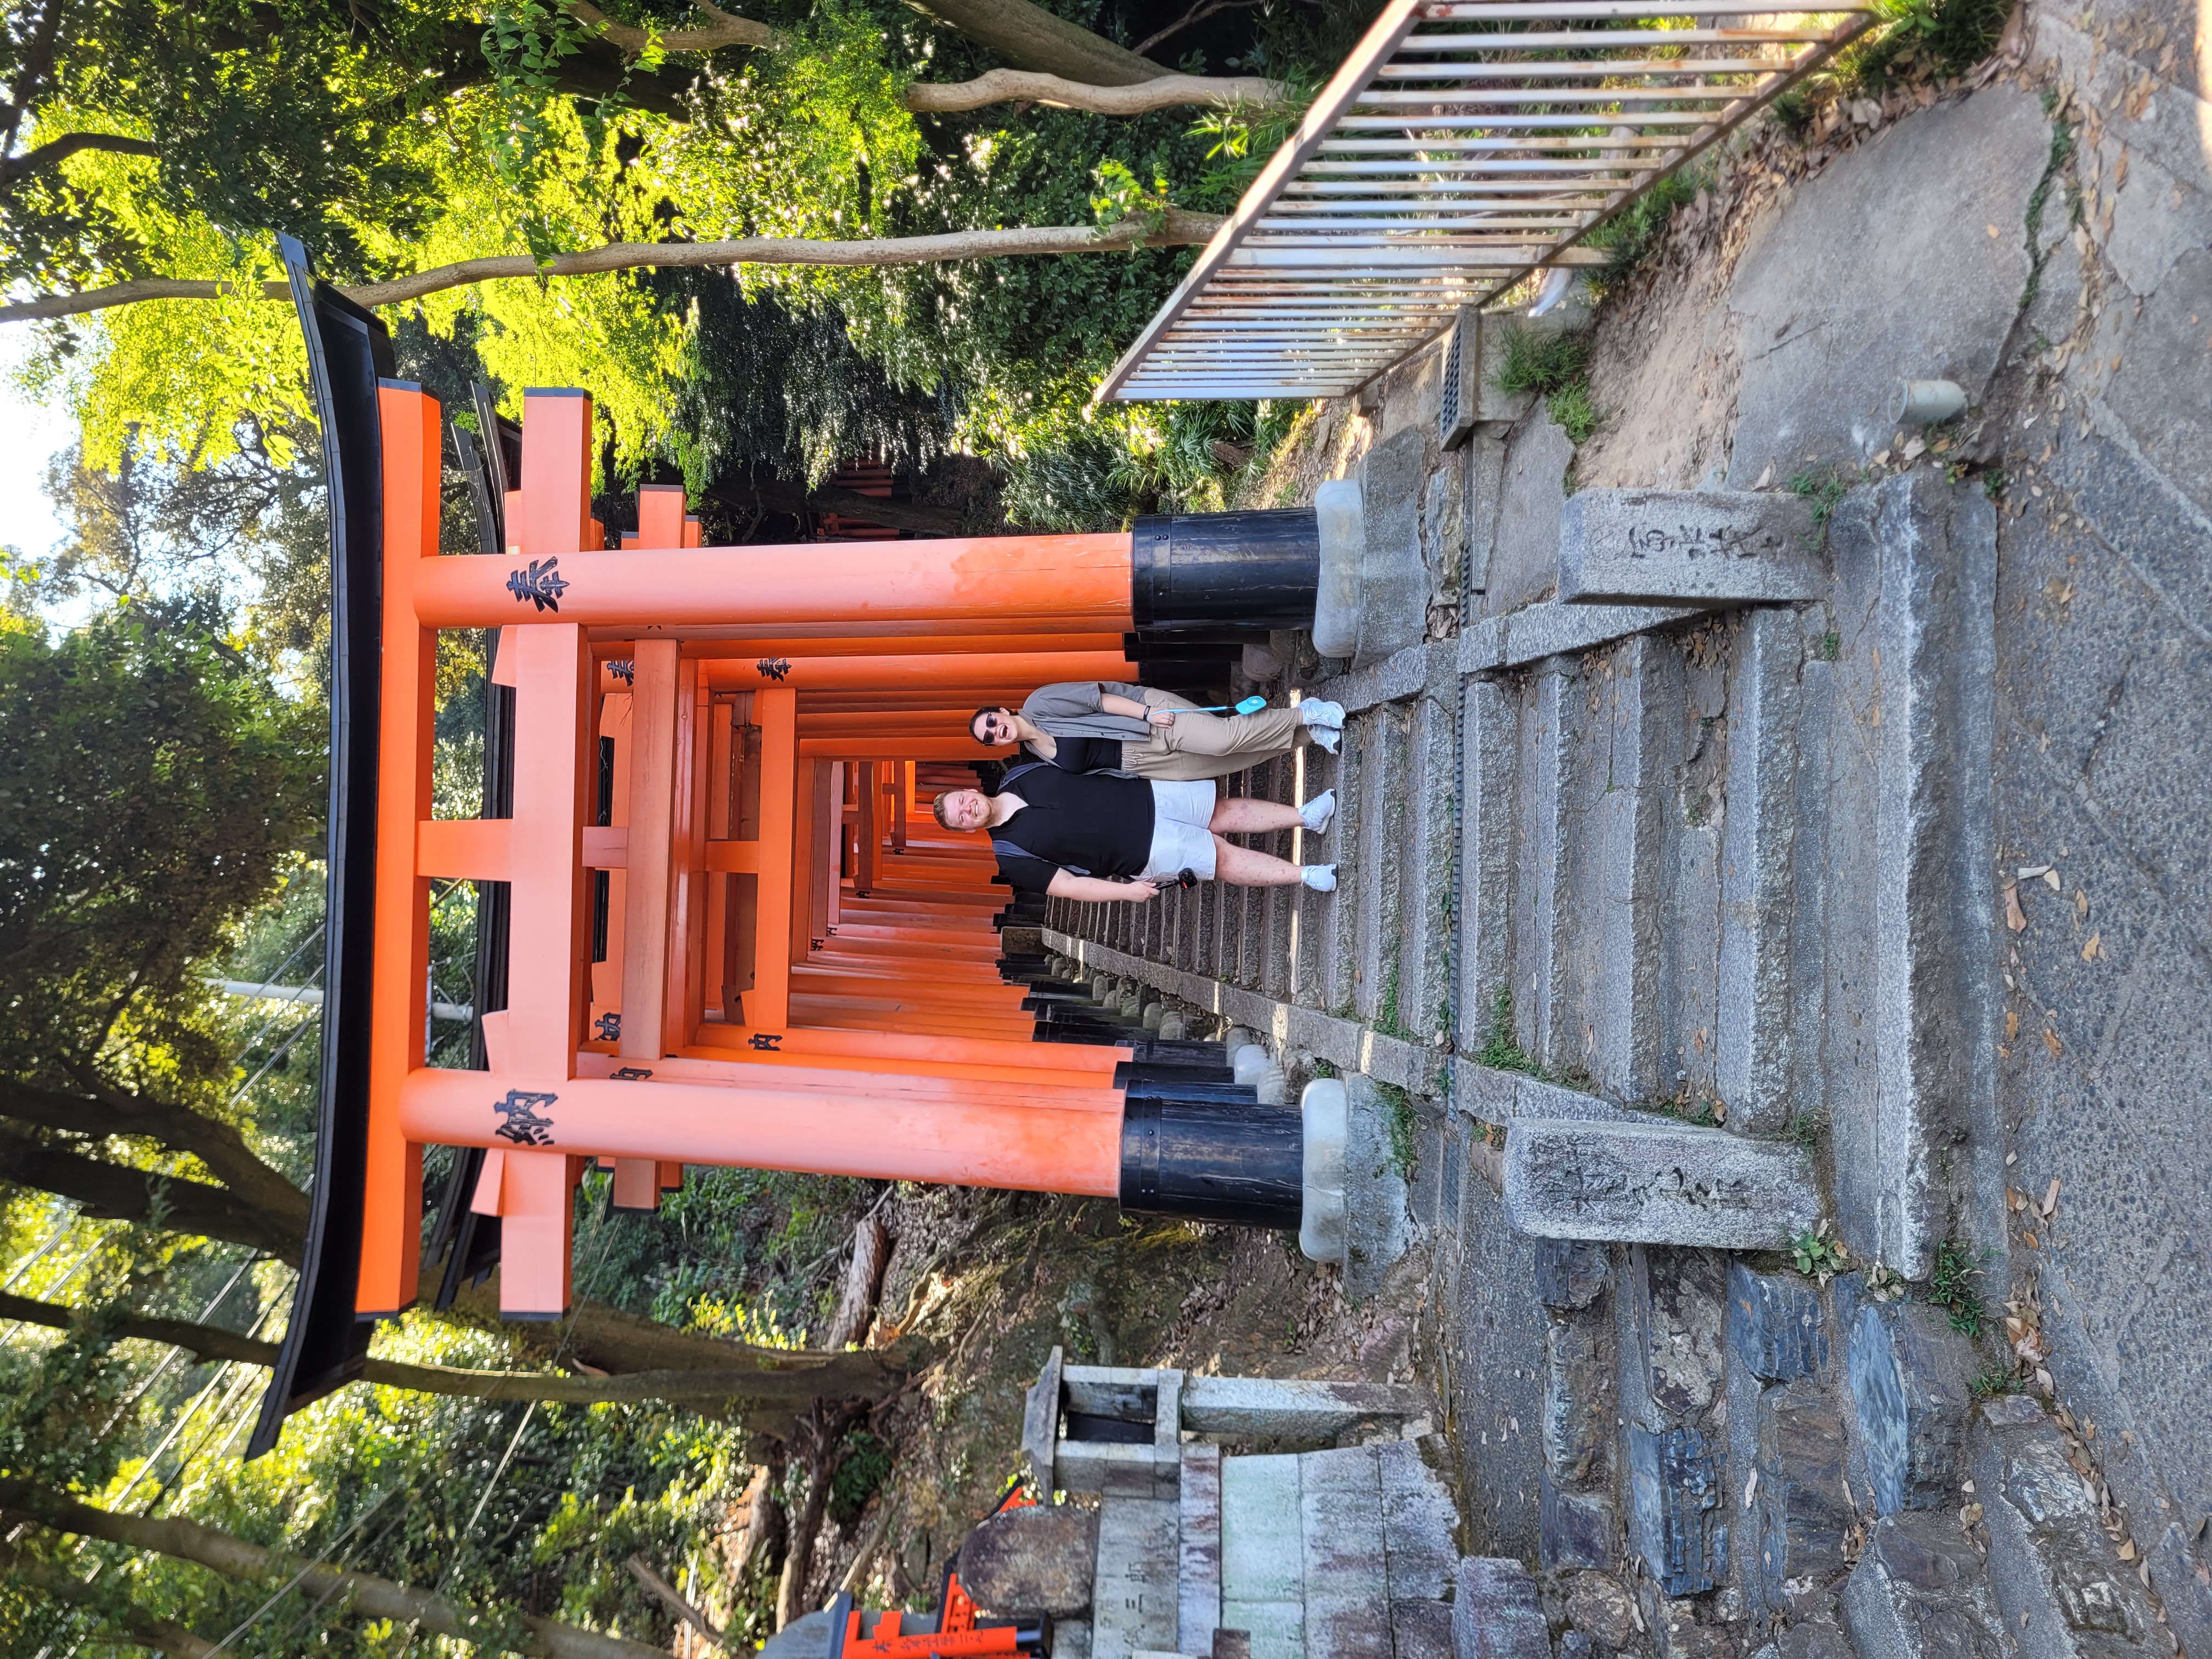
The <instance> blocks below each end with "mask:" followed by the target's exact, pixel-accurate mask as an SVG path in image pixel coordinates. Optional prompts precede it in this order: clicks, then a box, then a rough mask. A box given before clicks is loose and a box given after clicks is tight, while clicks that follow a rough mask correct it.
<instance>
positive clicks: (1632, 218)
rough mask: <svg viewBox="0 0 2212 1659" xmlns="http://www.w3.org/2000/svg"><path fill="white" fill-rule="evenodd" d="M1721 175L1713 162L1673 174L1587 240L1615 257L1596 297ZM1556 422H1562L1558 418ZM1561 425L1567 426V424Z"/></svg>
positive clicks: (1595, 285)
mask: <svg viewBox="0 0 2212 1659" xmlns="http://www.w3.org/2000/svg"><path fill="white" fill-rule="evenodd" d="M1719 175H1720V167H1719V164H1718V163H1717V162H1716V161H1711V160H1706V161H1696V162H1693V163H1692V164H1691V165H1690V166H1688V167H1684V168H1683V169H1682V170H1681V171H1680V172H1679V173H1668V175H1667V176H1666V177H1665V178H1663V179H1661V180H1660V181H1659V182H1658V183H1657V184H1656V185H1652V186H1651V188H1650V189H1649V190H1647V191H1644V194H1642V195H1641V196H1639V197H1637V198H1636V199H1635V200H1634V201H1633V202H1631V203H1630V204H1628V205H1627V206H1626V208H1624V209H1622V210H1620V212H1619V213H1617V214H1615V215H1613V217H1612V218H1610V219H1608V220H1607V221H1606V222H1605V223H1604V224H1603V225H1601V226H1600V227H1599V228H1597V229H1595V230H1594V231H1592V232H1591V233H1590V234H1589V235H1588V236H1586V237H1585V238H1583V246H1587V247H1595V248H1602V249H1604V250H1605V251H1606V252H1607V253H1610V254H1611V255H1612V256H1613V263H1612V264H1610V265H1609V266H1607V268H1606V270H1604V272H1603V273H1602V275H1601V276H1599V277H1597V278H1596V279H1595V281H1594V282H1593V283H1592V288H1593V290H1594V291H1595V297H1597V298H1600V299H1602V298H1603V297H1604V295H1603V293H1602V289H1605V288H1608V287H1610V286H1611V285H1612V284H1613V283H1616V282H1618V281H1619V280H1620V277H1621V276H1622V274H1623V273H1625V272H1626V271H1629V270H1633V269H1634V268H1635V267H1636V265H1637V264H1639V263H1640V262H1641V261H1642V260H1643V258H1644V255H1646V254H1647V253H1650V252H1651V251H1652V250H1653V249H1654V248H1656V247H1657V246H1659V241H1660V238H1661V236H1662V234H1664V233H1665V231H1666V228H1667V222H1668V220H1670V219H1672V218H1673V217H1674V210H1675V209H1677V208H1684V207H1687V206H1688V205H1689V204H1691V203H1692V202H1694V201H1695V200H1697V198H1698V192H1699V191H1701V190H1704V189H1705V188H1707V187H1708V186H1709V185H1711V184H1712V182H1713V180H1714V179H1717V177H1719ZM1552 418H1553V420H1555V421H1557V420H1559V416H1556V415H1554V416H1553V417H1552ZM1559 424H1560V425H1562V426H1565V424H1566V422H1564V421H1560V422H1559Z"/></svg>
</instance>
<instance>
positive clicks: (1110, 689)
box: [968, 680, 1344, 783]
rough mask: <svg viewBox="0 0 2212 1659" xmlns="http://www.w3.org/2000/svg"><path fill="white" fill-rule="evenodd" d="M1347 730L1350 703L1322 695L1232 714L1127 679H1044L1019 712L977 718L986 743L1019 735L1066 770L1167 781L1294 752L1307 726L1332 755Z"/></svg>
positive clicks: (972, 723)
mask: <svg viewBox="0 0 2212 1659" xmlns="http://www.w3.org/2000/svg"><path fill="white" fill-rule="evenodd" d="M1343 729H1344V708H1343V707H1342V705H1340V704H1338V703H1334V702H1322V701H1320V700H1319V699H1317V698H1312V697H1309V698H1307V699H1306V700H1305V701H1304V702H1301V703H1298V704H1297V705H1296V706H1295V707H1293V708H1263V709H1261V711H1260V712H1259V713H1258V714H1227V715H1223V714H1211V713H1207V712H1206V711H1204V710H1201V709H1200V708H1199V707H1198V705H1197V704H1195V703H1194V702H1191V701H1190V700H1189V699H1188V697H1179V696H1176V694H1175V693H1174V692H1172V691H1163V690H1160V689H1159V688H1158V687H1157V686H1149V685H1127V684H1122V683H1121V682H1120V681H1118V680H1063V681H1060V682H1059V683H1058V684H1053V685H1041V686H1039V687H1038V688H1037V689H1036V690H1034V691H1032V692H1030V695H1029V696H1028V697H1027V698H1025V699H1024V701H1023V703H1022V707H1021V711H1020V712H1019V713H1018V714H1017V713H1016V712H1015V711H1014V710H1012V709H1011V708H979V709H977V710H976V711H975V715H974V716H973V718H971V719H970V720H969V722H968V730H969V733H970V735H972V736H973V737H974V738H975V741H976V742H978V743H980V744H983V745H984V746H985V747H987V748H996V747H999V746H1000V745H1003V744H1009V743H1017V744H1021V745H1022V747H1024V749H1026V750H1029V752H1030V754H1032V755H1034V756H1036V758H1037V759H1039V760H1042V761H1049V762H1051V763H1052V764H1053V765H1054V766H1056V767H1058V768H1059V769H1060V770H1062V771H1065V772H1126V773H1127V774H1129V775H1132V776H1133V777H1139V778H1147V779H1152V780H1154V781H1159V782H1166V783H1182V782H1191V781H1197V780H1200V779H1210V778H1225V777H1227V776H1228V775H1230V774H1231V773H1232V772H1242V771H1243V770H1244V769H1246V768H1248V767H1252V766H1257V765H1258V764H1259V763H1261V761H1264V760H1273V758H1274V757H1276V756H1278V755H1284V754H1288V753H1289V752H1290V750H1291V747H1292V745H1293V744H1296V742H1297V738H1298V734H1299V733H1300V732H1305V733H1307V734H1308V735H1310V737H1311V738H1312V739H1313V741H1315V742H1316V743H1318V744H1321V746H1322V748H1323V749H1325V750H1328V752H1329V753H1330V754H1332V755H1333V754H1334V753H1335V752H1336V739H1337V735H1338V733H1339V732H1341V731H1342V730H1343Z"/></svg>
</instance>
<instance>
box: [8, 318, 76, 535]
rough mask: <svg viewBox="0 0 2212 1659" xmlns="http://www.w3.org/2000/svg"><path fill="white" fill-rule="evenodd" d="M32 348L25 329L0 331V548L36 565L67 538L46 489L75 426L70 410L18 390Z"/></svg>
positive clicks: (21, 326)
mask: <svg viewBox="0 0 2212 1659" xmlns="http://www.w3.org/2000/svg"><path fill="white" fill-rule="evenodd" d="M30 347H31V332H30V330H29V329H28V328H27V326H26V325H23V324H21V323H17V324H15V325H0V546H7V547H12V548H15V550H17V551H19V552H21V554H22V555H23V556H24V557H25V558H27V559H28V560H29V561H31V562H33V563H37V562H40V560H42V559H44V558H45V557H46V555H47V554H48V553H50V552H52V550H53V546H54V544H55V543H56V542H58V541H59V540H60V539H61V537H62V523H61V520H59V519H58V518H57V517H56V516H55V514H54V506H53V503H52V501H48V500H47V499H46V490H45V488H44V485H45V482H46V463H47V462H48V461H49V460H51V459H53V455H54V452H55V451H56V450H58V449H65V448H67V447H69V444H70V441H71V440H72V439H74V438H75V437H76V422H73V421H72V420H71V419H70V415H69V411H68V410H66V409H65V408H64V407H62V406H60V405H59V404H56V405H55V406H54V407H52V408H46V407H42V406H41V405H40V404H35V403H33V402H31V401H30V400H29V399H28V398H26V397H24V395H23V394H22V393H21V392H19V391H18V390H17V389H16V387H15V368H16V366H17V365H18V364H19V363H21V362H22V361H23V358H24V356H26V354H27V352H28V351H29V350H30Z"/></svg>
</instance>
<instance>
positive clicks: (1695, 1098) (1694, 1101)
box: [1651, 1085, 1728, 1129]
mask: <svg viewBox="0 0 2212 1659" xmlns="http://www.w3.org/2000/svg"><path fill="white" fill-rule="evenodd" d="M1651 1110H1653V1111H1655V1112H1656V1113H1658V1114H1659V1115H1660V1116H1662V1117H1671V1118H1673V1119H1674V1121H1676V1122H1677V1123H1687V1124H1690V1125H1692V1126H1693V1127H1697V1128H1700V1129H1717V1128H1718V1127H1720V1126H1721V1125H1722V1124H1723V1123H1726V1122H1727V1121H1728V1108H1727V1107H1725V1106H1723V1105H1722V1104H1721V1103H1720V1102H1719V1101H1718V1100H1717V1099H1716V1098H1714V1097H1712V1096H1711V1095H1709V1094H1708V1095H1692V1093H1691V1092H1690V1091H1689V1089H1688V1087H1687V1085H1685V1086H1684V1088H1683V1091H1682V1092H1681V1093H1680V1094H1679V1095H1677V1096H1675V1097H1674V1098H1673V1099H1672V1100H1662V1101H1658V1102H1656V1103H1654V1104H1653V1105H1652V1107H1651Z"/></svg>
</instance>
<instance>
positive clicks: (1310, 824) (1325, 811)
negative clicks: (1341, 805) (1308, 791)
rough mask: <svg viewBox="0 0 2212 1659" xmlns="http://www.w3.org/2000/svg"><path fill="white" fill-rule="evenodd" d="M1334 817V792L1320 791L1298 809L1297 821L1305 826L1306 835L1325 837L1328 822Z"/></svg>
mask: <svg viewBox="0 0 2212 1659" xmlns="http://www.w3.org/2000/svg"><path fill="white" fill-rule="evenodd" d="M1334 817H1336V791H1335V790H1334V789H1324V790H1322V792H1321V793H1319V794H1318V795H1316V796H1315V797H1314V798H1313V799H1311V800H1310V801H1308V802H1307V803H1306V804H1305V805H1304V806H1301V807H1300V808H1298V821H1299V822H1300V823H1303V824H1304V825H1305V827H1306V829H1307V831H1308V833H1310V834H1311V835H1316V836H1325V835H1327V834H1328V826H1329V821H1330V820H1331V819H1333V818H1334Z"/></svg>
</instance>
